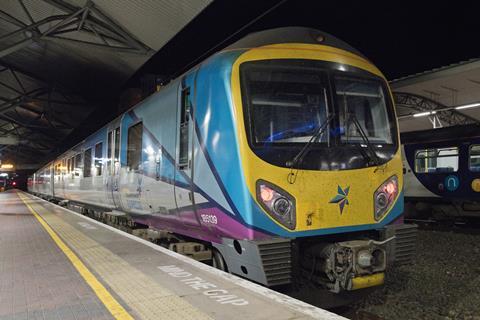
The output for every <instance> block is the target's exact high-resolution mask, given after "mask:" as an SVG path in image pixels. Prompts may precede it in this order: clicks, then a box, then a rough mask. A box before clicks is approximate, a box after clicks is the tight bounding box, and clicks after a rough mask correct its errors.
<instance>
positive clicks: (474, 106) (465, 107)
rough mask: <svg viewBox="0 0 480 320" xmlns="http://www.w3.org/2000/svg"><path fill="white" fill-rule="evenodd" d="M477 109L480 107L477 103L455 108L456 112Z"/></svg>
mask: <svg viewBox="0 0 480 320" xmlns="http://www.w3.org/2000/svg"><path fill="white" fill-rule="evenodd" d="M476 107H480V103H478V102H477V103H471V104H465V105H463V106H458V107H455V110H463V109H469V108H476Z"/></svg>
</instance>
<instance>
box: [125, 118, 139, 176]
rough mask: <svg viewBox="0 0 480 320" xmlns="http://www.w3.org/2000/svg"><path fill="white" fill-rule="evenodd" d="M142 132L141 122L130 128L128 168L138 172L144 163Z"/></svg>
mask: <svg viewBox="0 0 480 320" xmlns="http://www.w3.org/2000/svg"><path fill="white" fill-rule="evenodd" d="M142 131H143V124H142V123H141V122H139V123H137V124H136V125H134V126H131V127H130V128H128V142H127V166H128V167H129V168H130V170H138V169H139V168H140V163H141V161H142Z"/></svg>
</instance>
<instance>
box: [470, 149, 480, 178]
mask: <svg viewBox="0 0 480 320" xmlns="http://www.w3.org/2000/svg"><path fill="white" fill-rule="evenodd" d="M469 167H470V171H475V172H480V145H478V144H477V145H472V146H470V155H469Z"/></svg>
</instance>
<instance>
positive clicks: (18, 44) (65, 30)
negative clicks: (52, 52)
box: [0, 0, 152, 58]
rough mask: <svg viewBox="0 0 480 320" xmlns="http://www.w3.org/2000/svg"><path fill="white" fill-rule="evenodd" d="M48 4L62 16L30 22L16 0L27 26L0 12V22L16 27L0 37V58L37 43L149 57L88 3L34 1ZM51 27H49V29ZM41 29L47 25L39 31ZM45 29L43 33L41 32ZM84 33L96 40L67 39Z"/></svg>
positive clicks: (24, 8) (104, 15)
mask: <svg viewBox="0 0 480 320" xmlns="http://www.w3.org/2000/svg"><path fill="white" fill-rule="evenodd" d="M38 1H43V2H44V3H46V4H48V5H51V6H53V7H55V8H57V9H59V10H61V11H62V12H64V13H65V14H61V15H52V16H49V17H46V18H44V19H42V20H40V21H34V20H33V19H32V15H31V13H30V12H29V10H28V8H27V6H25V4H24V1H23V0H18V2H19V3H20V5H21V7H22V10H23V11H24V13H25V14H26V16H27V17H28V18H29V21H30V24H26V23H24V22H23V21H21V20H19V19H17V18H15V17H13V16H12V15H10V14H8V13H7V12H5V11H3V10H0V19H2V20H4V21H6V22H8V23H10V24H12V25H14V26H16V27H18V29H17V30H15V31H13V32H11V33H9V34H6V35H3V36H1V37H0V43H9V45H7V46H6V47H4V48H0V58H2V57H4V56H6V55H9V54H11V53H13V52H15V51H17V50H20V49H22V48H24V47H26V46H29V45H30V44H32V43H34V42H38V41H51V40H61V41H68V42H75V43H81V44H86V45H91V46H95V47H99V48H104V49H108V50H115V51H117V52H118V51H121V52H129V53H134V54H149V53H151V52H152V49H151V48H149V47H148V46H146V45H145V44H143V43H142V42H140V41H139V40H137V39H136V38H135V37H134V36H133V35H131V34H130V33H129V32H128V31H126V30H125V29H124V28H122V26H120V25H118V24H117V23H115V22H114V21H113V20H112V19H110V18H109V17H108V16H107V15H106V14H105V13H103V12H102V10H100V9H99V8H98V7H96V6H95V4H94V3H93V2H92V1H87V3H86V4H85V6H83V7H76V6H74V5H71V4H69V3H67V2H65V1H62V0H38ZM52 24H53V26H52ZM43 26H51V27H48V28H42V27H43ZM42 29H45V31H41V30H42ZM72 32H74V33H78V34H88V35H89V36H93V37H94V38H95V39H96V40H97V41H96V42H94V41H88V40H78V39H73V38H69V37H68V34H70V33H72Z"/></svg>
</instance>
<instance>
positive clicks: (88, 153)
mask: <svg viewBox="0 0 480 320" xmlns="http://www.w3.org/2000/svg"><path fill="white" fill-rule="evenodd" d="M83 158H84V160H83V176H84V177H91V176H92V148H90V149H87V150H85V152H84V157H83Z"/></svg>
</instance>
